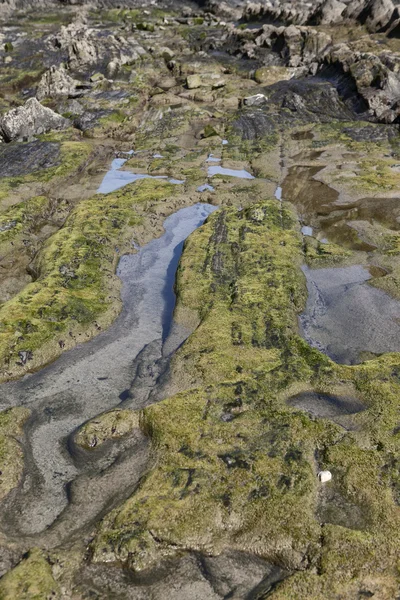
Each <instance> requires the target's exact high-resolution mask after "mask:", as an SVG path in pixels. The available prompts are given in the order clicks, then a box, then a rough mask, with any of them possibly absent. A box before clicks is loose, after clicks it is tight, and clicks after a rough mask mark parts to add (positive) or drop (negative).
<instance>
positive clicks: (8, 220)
mask: <svg viewBox="0 0 400 600" xmlns="http://www.w3.org/2000/svg"><path fill="white" fill-rule="evenodd" d="M49 205H50V201H49V199H48V198H46V197H45V196H36V197H34V198H30V199H29V200H26V201H25V202H22V203H21V204H16V205H14V206H12V207H11V208H9V209H8V210H6V211H5V212H4V213H2V214H1V215H0V244H2V243H3V242H5V241H8V240H10V239H11V238H13V237H15V236H16V235H18V234H19V233H21V231H23V230H24V228H25V227H27V226H29V224H32V226H35V225H36V224H37V222H38V221H41V220H44V219H45V218H46V215H47V214H48V211H49Z"/></svg>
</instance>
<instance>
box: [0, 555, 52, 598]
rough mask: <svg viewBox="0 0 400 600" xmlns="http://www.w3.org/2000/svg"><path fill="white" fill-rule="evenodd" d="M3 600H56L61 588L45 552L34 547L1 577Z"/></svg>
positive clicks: (0, 588) (0, 592) (0, 584)
mask: <svg viewBox="0 0 400 600" xmlns="http://www.w3.org/2000/svg"><path fill="white" fill-rule="evenodd" d="M0 598H1V600H15V599H16V598H18V599H20V600H56V599H57V598H60V589H59V587H58V584H57V583H56V581H55V580H54V578H53V575H52V571H51V567H50V564H49V563H48V561H47V560H46V558H45V556H44V554H43V553H42V552H41V551H40V550H39V549H36V548H34V549H33V550H31V551H30V552H29V554H28V556H27V557H26V558H25V559H24V560H22V561H21V562H20V563H19V565H17V566H16V567H15V568H14V569H13V570H12V571H9V572H8V573H6V575H4V577H2V579H0Z"/></svg>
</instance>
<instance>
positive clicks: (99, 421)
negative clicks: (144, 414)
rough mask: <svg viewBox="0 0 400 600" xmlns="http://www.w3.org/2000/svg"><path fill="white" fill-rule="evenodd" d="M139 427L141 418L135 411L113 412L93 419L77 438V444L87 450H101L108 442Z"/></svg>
mask: <svg viewBox="0 0 400 600" xmlns="http://www.w3.org/2000/svg"><path fill="white" fill-rule="evenodd" d="M138 427H139V416H138V414H137V413H136V412H134V411H133V410H128V409H127V410H120V409H117V410H112V411H109V412H107V413H103V414H102V415H99V416H98V417H96V418H95V419H91V420H90V421H88V422H87V423H85V425H83V426H82V427H81V428H80V429H79V431H78V433H77V434H76V436H75V443H76V444H78V446H81V447H82V448H85V449H87V450H88V449H91V448H99V447H100V446H101V445H102V444H104V442H106V441H107V440H116V439H119V438H121V437H124V436H125V435H127V434H129V433H131V432H132V431H133V430H134V429H136V428H138Z"/></svg>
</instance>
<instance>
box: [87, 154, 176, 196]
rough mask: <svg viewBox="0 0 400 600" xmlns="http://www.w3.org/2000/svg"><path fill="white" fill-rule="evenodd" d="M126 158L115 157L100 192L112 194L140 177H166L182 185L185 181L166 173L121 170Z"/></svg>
mask: <svg viewBox="0 0 400 600" xmlns="http://www.w3.org/2000/svg"><path fill="white" fill-rule="evenodd" d="M126 160H127V159H125V158H115V159H114V160H113V161H112V163H111V169H110V170H109V171H108V172H107V173H106V174H105V176H104V179H103V181H102V182H101V184H100V187H99V189H98V190H97V193H98V194H110V193H111V192H115V191H116V190H119V189H120V188H122V187H124V186H125V185H128V183H133V182H134V181H138V180H139V179H165V180H166V181H168V182H169V183H174V184H176V185H180V184H182V183H185V182H184V181H183V180H181V179H173V178H168V177H167V176H166V175H156V176H155V175H147V174H146V173H132V172H130V171H121V170H120V169H121V167H122V166H123V165H124V164H125V163H126Z"/></svg>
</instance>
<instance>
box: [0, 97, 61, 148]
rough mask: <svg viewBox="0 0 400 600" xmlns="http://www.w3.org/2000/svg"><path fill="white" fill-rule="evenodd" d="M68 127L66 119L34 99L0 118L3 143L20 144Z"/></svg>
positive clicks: (0, 132)
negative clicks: (16, 142) (15, 142)
mask: <svg viewBox="0 0 400 600" xmlns="http://www.w3.org/2000/svg"><path fill="white" fill-rule="evenodd" d="M68 125H69V121H68V119H64V117H62V116H61V115H58V114H57V113H55V112H54V111H53V110H51V109H50V108H47V107H45V106H42V105H41V104H40V102H38V101H37V100H36V98H30V99H29V100H27V102H26V104H25V106H20V107H19V108H14V109H12V110H10V111H9V112H8V113H6V114H5V115H4V116H3V117H2V118H1V120H0V134H1V137H2V138H3V141H5V142H12V141H18V142H20V141H27V140H30V139H31V138H32V137H33V136H35V135H39V134H41V133H45V132H46V131H50V130H51V129H64V128H66V127H68Z"/></svg>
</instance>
